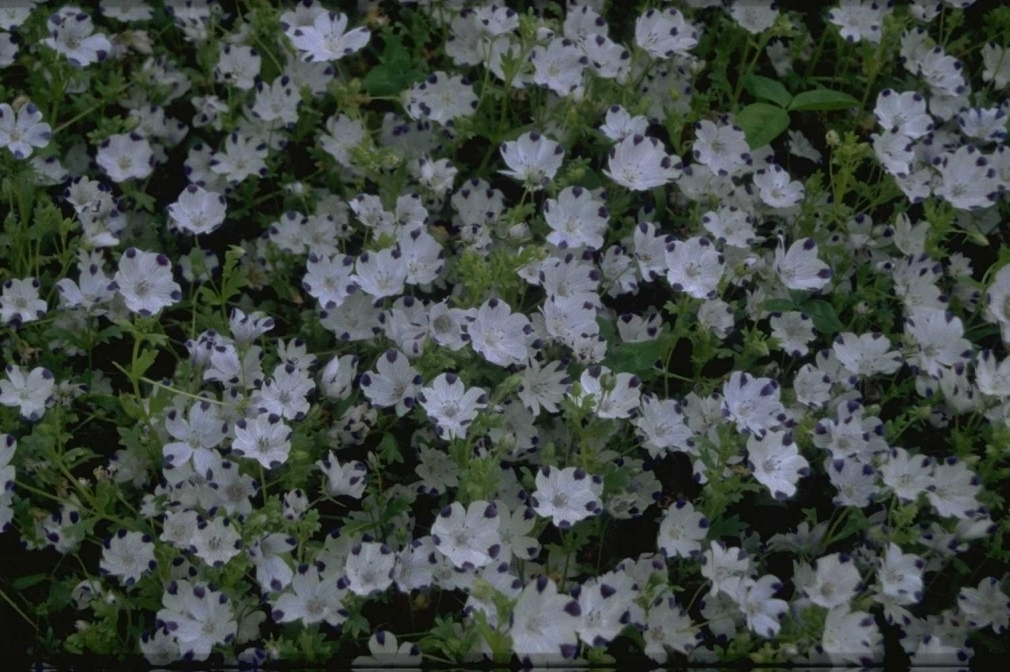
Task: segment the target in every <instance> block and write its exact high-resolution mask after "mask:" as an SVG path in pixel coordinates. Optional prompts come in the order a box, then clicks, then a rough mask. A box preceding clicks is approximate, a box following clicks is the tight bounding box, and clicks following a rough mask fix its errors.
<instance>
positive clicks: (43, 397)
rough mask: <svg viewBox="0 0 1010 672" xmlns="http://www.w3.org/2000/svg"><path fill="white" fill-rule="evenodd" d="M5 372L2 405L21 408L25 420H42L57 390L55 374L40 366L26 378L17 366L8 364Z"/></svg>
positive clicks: (0, 395) (0, 387)
mask: <svg viewBox="0 0 1010 672" xmlns="http://www.w3.org/2000/svg"><path fill="white" fill-rule="evenodd" d="M5 371H6V373H7V380H0V404H3V405H4V406H17V407H19V408H20V410H21V417H22V418H24V419H25V420H29V421H32V422H34V421H35V420H38V419H39V418H41V417H42V414H43V413H44V412H45V410H46V406H47V405H49V402H51V401H52V400H53V392H54V391H55V389H56V381H55V380H54V379H53V374H52V373H50V372H49V369H43V368H42V367H40V366H38V367H35V368H34V369H32V370H31V372H30V373H29V374H28V375H27V376H25V372H24V370H23V369H22V368H21V367H20V366H18V365H17V364H8V365H7V367H6V369H5Z"/></svg>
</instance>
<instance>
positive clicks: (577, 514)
mask: <svg viewBox="0 0 1010 672" xmlns="http://www.w3.org/2000/svg"><path fill="white" fill-rule="evenodd" d="M536 486H537V489H536V491H535V492H534V493H533V494H532V495H531V496H530V504H531V506H532V507H533V510H534V511H536V512H537V513H538V514H539V515H541V516H544V517H545V518H550V519H551V522H553V523H554V525H555V526H556V527H559V528H561V529H562V530H566V529H568V528H570V527H571V526H572V525H574V524H575V523H577V522H579V521H580V520H584V519H586V518H589V517H590V516H594V515H596V514H598V513H600V511H601V510H602V508H601V506H600V495H601V494H602V493H603V479H602V478H601V477H599V476H590V475H589V474H587V473H586V472H585V471H583V470H582V469H580V468H576V467H567V468H565V469H557V468H551V467H542V468H541V469H540V471H539V472H538V473H537V477H536Z"/></svg>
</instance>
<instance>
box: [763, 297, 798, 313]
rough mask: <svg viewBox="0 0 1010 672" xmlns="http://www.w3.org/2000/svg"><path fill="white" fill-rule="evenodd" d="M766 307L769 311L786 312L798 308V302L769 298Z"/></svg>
mask: <svg viewBox="0 0 1010 672" xmlns="http://www.w3.org/2000/svg"><path fill="white" fill-rule="evenodd" d="M764 309H765V310H767V311H768V312H769V313H785V312H787V311H790V310H796V304H795V303H793V302H792V301H790V300H789V299H768V300H767V301H765V303H764Z"/></svg>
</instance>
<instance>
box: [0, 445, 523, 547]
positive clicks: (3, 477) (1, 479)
mask: <svg viewBox="0 0 1010 672" xmlns="http://www.w3.org/2000/svg"><path fill="white" fill-rule="evenodd" d="M17 447H18V443H17V439H15V438H14V436H12V435H11V434H0V533H2V532H5V531H6V530H7V528H8V527H9V525H10V522H11V521H12V520H13V519H14V509H13V506H12V504H13V503H14V483H15V480H14V479H15V476H16V475H17V468H16V467H15V466H14V465H12V464H11V460H13V459H14V453H15V451H16V450H17ZM531 516H532V512H531ZM526 532H529V530H526ZM538 546H539V544H538Z"/></svg>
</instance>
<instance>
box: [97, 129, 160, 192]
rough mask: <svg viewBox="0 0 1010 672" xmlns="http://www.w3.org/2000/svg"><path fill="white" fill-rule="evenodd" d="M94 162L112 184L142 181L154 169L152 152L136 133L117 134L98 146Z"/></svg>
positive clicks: (145, 141)
mask: <svg viewBox="0 0 1010 672" xmlns="http://www.w3.org/2000/svg"><path fill="white" fill-rule="evenodd" d="M95 162H96V163H98V165H99V166H100V167H101V168H102V169H103V170H104V171H105V172H106V174H108V176H109V179H111V180H112V181H113V182H125V181H126V180H130V179H137V180H143V179H145V178H146V177H148V176H149V175H150V174H151V171H152V170H153V169H154V152H153V150H152V149H151V143H149V142H148V141H147V138H143V137H141V136H139V135H137V134H136V133H118V134H116V135H110V136H109V137H107V138H106V139H105V140H103V141H102V142H101V144H100V145H98V154H97V155H96V156H95Z"/></svg>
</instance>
